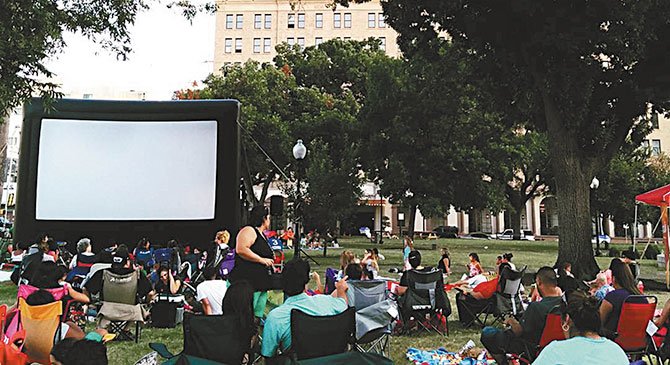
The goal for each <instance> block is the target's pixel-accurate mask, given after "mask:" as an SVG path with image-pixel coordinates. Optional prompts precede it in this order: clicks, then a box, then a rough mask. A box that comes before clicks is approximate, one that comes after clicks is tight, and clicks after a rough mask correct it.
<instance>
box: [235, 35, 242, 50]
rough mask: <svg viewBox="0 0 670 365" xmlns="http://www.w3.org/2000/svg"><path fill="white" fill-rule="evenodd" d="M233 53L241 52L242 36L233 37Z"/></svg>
mask: <svg viewBox="0 0 670 365" xmlns="http://www.w3.org/2000/svg"><path fill="white" fill-rule="evenodd" d="M235 53H242V38H235Z"/></svg>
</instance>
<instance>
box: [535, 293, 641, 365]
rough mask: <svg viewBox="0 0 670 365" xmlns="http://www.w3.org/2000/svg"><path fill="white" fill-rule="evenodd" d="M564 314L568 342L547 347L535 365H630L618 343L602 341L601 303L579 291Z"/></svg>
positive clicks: (556, 342) (572, 294) (563, 325)
mask: <svg viewBox="0 0 670 365" xmlns="http://www.w3.org/2000/svg"><path fill="white" fill-rule="evenodd" d="M563 307H564V308H563V309H562V310H561V312H562V315H561V319H562V320H561V322H562V327H563V331H564V332H565V336H566V337H567V338H568V339H567V340H565V341H553V342H551V343H550V344H549V345H547V346H546V347H545V348H544V349H543V350H542V352H540V355H539V356H538V357H537V359H536V360H535V362H533V364H536V365H554V364H585V365H588V364H593V365H596V364H611V365H624V364H628V363H629V361H628V356H626V353H625V352H624V351H623V350H622V349H621V347H619V345H617V344H616V343H614V342H612V341H610V340H608V339H606V338H604V337H600V335H599V334H598V330H599V329H600V314H599V313H598V300H597V299H596V298H594V297H587V296H586V295H584V294H583V293H581V292H579V291H575V292H573V293H571V294H570V295H569V296H568V304H567V305H563Z"/></svg>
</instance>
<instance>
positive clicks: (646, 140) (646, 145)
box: [642, 139, 649, 149]
mask: <svg viewBox="0 0 670 365" xmlns="http://www.w3.org/2000/svg"><path fill="white" fill-rule="evenodd" d="M642 148H644V149H648V148H649V140H648V139H644V140H642Z"/></svg>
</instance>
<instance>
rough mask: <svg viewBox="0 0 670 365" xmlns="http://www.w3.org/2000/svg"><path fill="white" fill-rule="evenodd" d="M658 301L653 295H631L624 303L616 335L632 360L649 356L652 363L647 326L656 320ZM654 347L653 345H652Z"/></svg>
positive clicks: (619, 343) (618, 341)
mask: <svg viewBox="0 0 670 365" xmlns="http://www.w3.org/2000/svg"><path fill="white" fill-rule="evenodd" d="M657 301H658V299H657V298H656V297H655V296H652V295H631V296H629V297H628V298H626V300H625V301H624V303H623V306H622V308H621V314H620V315H619V324H618V325H617V331H616V333H615V334H614V342H616V343H617V344H618V345H619V346H621V348H622V349H623V350H624V351H625V352H626V354H627V355H628V356H630V357H631V358H632V359H635V358H637V357H640V358H641V357H643V356H644V355H646V356H647V358H648V360H649V362H650V363H653V362H652V361H651V353H650V352H653V353H656V351H655V350H654V351H650V348H649V344H650V342H651V343H653V341H649V340H648V338H647V337H648V334H647V331H646V330H647V324H648V323H649V321H651V320H652V319H653V318H654V311H655V310H656V303H657ZM652 346H653V345H652Z"/></svg>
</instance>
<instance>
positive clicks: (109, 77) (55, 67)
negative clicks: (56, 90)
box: [47, 4, 215, 100]
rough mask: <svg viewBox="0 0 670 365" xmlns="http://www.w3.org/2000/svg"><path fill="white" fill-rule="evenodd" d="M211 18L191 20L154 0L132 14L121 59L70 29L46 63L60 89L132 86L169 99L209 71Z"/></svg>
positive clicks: (120, 89)
mask: <svg viewBox="0 0 670 365" xmlns="http://www.w3.org/2000/svg"><path fill="white" fill-rule="evenodd" d="M214 18H215V17H214V15H208V14H198V15H197V16H196V18H195V19H194V20H193V23H192V24H191V23H189V21H188V20H187V19H186V18H184V17H183V16H182V15H181V14H179V12H178V11H177V10H176V9H167V8H166V7H165V5H164V4H157V5H154V6H152V8H151V9H149V10H146V11H144V12H142V13H140V14H139V15H138V16H137V19H136V22H135V25H134V26H133V27H132V28H131V41H132V44H131V46H132V48H133V52H132V53H131V54H130V55H129V56H128V59H127V60H126V61H118V60H117V59H116V55H114V54H111V53H110V52H109V51H107V50H105V49H103V48H102V47H100V46H99V45H96V44H95V43H93V42H91V41H89V40H87V39H86V38H85V37H82V36H80V35H76V34H71V33H70V34H67V35H66V36H65V40H66V42H67V47H66V48H65V49H64V50H63V52H61V53H60V54H57V55H56V56H55V58H54V59H51V60H49V61H48V62H47V65H48V67H49V69H50V70H51V71H53V72H54V73H55V74H56V80H57V81H58V82H60V83H62V86H63V90H64V91H66V92H67V91H73V92H75V93H76V92H79V93H89V92H90V93H93V94H94V97H95V95H102V94H104V93H105V92H112V93H114V92H116V93H119V92H125V91H130V90H135V91H141V92H145V93H146V98H147V100H169V99H170V98H171V97H172V92H173V91H175V90H179V89H184V88H187V87H192V83H193V81H198V82H200V81H202V80H204V79H205V78H206V77H207V75H209V74H210V73H211V72H212V71H213V63H212V61H213V60H214V25H215V24H214Z"/></svg>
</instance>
